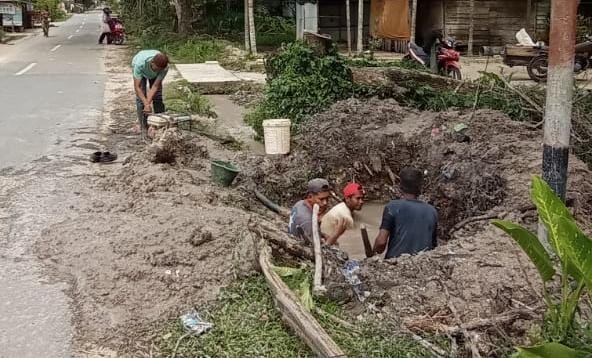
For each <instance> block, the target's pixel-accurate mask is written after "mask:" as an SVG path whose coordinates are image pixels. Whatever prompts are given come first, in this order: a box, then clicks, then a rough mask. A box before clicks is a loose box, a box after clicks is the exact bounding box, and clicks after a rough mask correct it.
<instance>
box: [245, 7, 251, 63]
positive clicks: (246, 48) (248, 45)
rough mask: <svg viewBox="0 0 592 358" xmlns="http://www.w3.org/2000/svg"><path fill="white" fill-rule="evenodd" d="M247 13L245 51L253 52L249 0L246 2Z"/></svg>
mask: <svg viewBox="0 0 592 358" xmlns="http://www.w3.org/2000/svg"><path fill="white" fill-rule="evenodd" d="M243 3H244V9H245V10H244V11H245V51H247V52H251V40H250V36H251V34H250V31H249V0H244V2H243Z"/></svg>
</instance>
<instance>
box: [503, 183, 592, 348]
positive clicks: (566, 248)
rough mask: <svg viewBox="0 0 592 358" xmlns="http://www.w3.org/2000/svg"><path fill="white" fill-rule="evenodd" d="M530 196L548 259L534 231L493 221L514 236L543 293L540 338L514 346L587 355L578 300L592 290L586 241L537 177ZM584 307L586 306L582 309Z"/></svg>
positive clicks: (586, 329) (591, 244)
mask: <svg viewBox="0 0 592 358" xmlns="http://www.w3.org/2000/svg"><path fill="white" fill-rule="evenodd" d="M531 197H532V201H533V202H534V203H535V205H536V207H537V210H538V213H539V217H540V218H541V220H542V221H543V222H544V224H545V227H546V229H547V233H548V234H547V237H548V241H549V244H550V248H549V249H552V252H553V256H554V257H553V258H552V257H551V255H550V254H549V253H548V252H547V251H546V249H545V247H544V246H543V243H541V242H540V241H539V239H538V238H537V236H536V235H535V234H534V233H532V232H530V231H528V230H527V229H525V228H523V227H521V226H519V225H517V224H514V223H512V222H508V221H502V220H495V221H493V224H494V225H495V226H497V227H499V228H501V229H503V230H504V231H505V232H506V233H508V235H510V236H511V237H512V238H513V239H514V240H516V242H517V243H518V244H519V245H520V247H521V248H522V249H523V251H524V252H525V253H526V254H527V255H528V257H529V258H530V260H531V261H532V263H533V264H534V266H535V267H536V268H537V270H538V272H539V275H540V278H541V280H542V281H543V287H544V290H543V297H544V301H545V304H546V305H547V311H546V315H545V322H544V326H543V334H542V338H543V340H544V341H545V342H543V343H541V344H540V345H538V346H536V347H534V348H524V347H521V348H518V350H519V353H520V354H521V356H522V357H526V358H528V357H532V355H530V354H531V353H533V351H534V352H537V354H539V355H538V356H539V357H549V358H551V357H558V355H557V354H558V352H563V353H562V355H561V356H567V355H566V354H569V353H570V352H571V353H573V354H579V355H574V356H576V357H577V356H581V357H584V356H590V355H592V334H591V333H592V331H591V327H590V321H589V319H590V317H588V316H587V315H588V314H589V313H590V309H591V308H592V305H590V302H589V301H587V302H586V301H584V300H582V296H583V295H585V294H586V293H587V292H588V293H589V292H592V255H591V253H592V240H591V239H590V238H589V237H587V236H586V235H585V234H584V233H583V231H582V230H581V229H580V228H579V227H578V225H577V224H576V221H575V219H574V218H573V216H572V215H571V213H570V211H569V210H568V209H567V207H566V206H565V205H564V204H563V202H562V201H561V200H560V199H559V198H558V197H557V196H556V195H555V193H554V192H553V190H552V189H551V188H550V187H549V186H548V185H547V183H545V181H543V180H542V179H541V178H540V177H534V178H533V182H532V192H531ZM554 258H556V260H554ZM556 267H557V269H556ZM557 276H559V277H558V279H559V282H557V281H556V279H557ZM586 305H587V307H585V308H586V309H587V310H586V309H584V306H586ZM568 347H569V348H573V350H570V349H569V348H568ZM577 350H579V351H580V352H577ZM570 356H571V355H570Z"/></svg>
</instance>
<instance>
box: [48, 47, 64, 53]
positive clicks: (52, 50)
mask: <svg viewBox="0 0 592 358" xmlns="http://www.w3.org/2000/svg"><path fill="white" fill-rule="evenodd" d="M60 47H62V45H55V47H54V48H52V49H51V50H49V52H55V50H57V49H59V48H60Z"/></svg>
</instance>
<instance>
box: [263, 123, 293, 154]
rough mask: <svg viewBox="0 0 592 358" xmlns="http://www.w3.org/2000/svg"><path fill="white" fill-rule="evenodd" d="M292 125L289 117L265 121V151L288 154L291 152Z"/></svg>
mask: <svg viewBox="0 0 592 358" xmlns="http://www.w3.org/2000/svg"><path fill="white" fill-rule="evenodd" d="M290 125H291V123H290V120H289V119H268V120H265V121H263V137H264V141H265V153H267V154H288V153H289V152H290Z"/></svg>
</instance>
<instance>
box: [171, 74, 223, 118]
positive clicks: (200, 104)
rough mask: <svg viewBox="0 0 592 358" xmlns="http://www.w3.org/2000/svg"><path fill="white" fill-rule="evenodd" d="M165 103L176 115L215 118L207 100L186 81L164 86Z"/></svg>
mask: <svg viewBox="0 0 592 358" xmlns="http://www.w3.org/2000/svg"><path fill="white" fill-rule="evenodd" d="M163 95H164V102H165V106H166V108H167V110H169V111H172V112H176V113H188V114H199V115H203V116H209V117H212V116H215V113H214V112H213V111H212V106H211V104H210V102H209V101H208V100H207V98H205V97H203V96H202V95H200V94H199V91H198V90H197V88H195V86H193V85H192V84H191V83H189V82H187V81H185V80H179V81H175V82H172V83H169V84H167V85H166V86H164V94H163Z"/></svg>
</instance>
